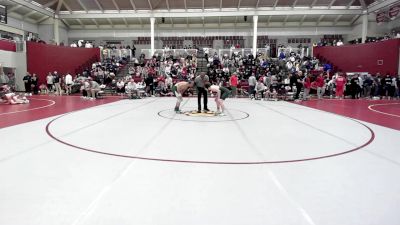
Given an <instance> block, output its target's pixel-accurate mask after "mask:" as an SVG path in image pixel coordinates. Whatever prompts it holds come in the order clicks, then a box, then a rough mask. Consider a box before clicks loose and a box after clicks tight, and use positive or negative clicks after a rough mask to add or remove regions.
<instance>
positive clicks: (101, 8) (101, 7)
mask: <svg viewBox="0 0 400 225" xmlns="http://www.w3.org/2000/svg"><path fill="white" fill-rule="evenodd" d="M94 2H95V3H96V5H97V7H99V9H100V10H101V11H102V12H104V9H103V6H101V5H100V3H99V1H97V0H94Z"/></svg>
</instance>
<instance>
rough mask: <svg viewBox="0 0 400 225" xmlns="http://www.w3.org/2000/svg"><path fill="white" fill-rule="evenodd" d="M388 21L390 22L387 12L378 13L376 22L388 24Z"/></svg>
mask: <svg viewBox="0 0 400 225" xmlns="http://www.w3.org/2000/svg"><path fill="white" fill-rule="evenodd" d="M387 20H388V16H387V11H384V12H378V13H377V14H376V22H377V23H382V22H386V21H387Z"/></svg>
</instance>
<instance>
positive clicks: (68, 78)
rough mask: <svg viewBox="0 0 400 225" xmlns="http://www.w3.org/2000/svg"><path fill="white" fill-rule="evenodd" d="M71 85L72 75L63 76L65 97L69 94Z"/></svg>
mask: <svg viewBox="0 0 400 225" xmlns="http://www.w3.org/2000/svg"><path fill="white" fill-rule="evenodd" d="M73 84H74V82H73V81H72V75H71V74H69V73H67V75H65V90H66V93H67V95H70V94H71V92H72V85H73Z"/></svg>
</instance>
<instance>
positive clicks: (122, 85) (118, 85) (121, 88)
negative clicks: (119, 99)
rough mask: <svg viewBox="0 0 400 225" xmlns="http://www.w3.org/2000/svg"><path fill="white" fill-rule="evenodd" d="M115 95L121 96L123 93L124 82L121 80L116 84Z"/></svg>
mask: <svg viewBox="0 0 400 225" xmlns="http://www.w3.org/2000/svg"><path fill="white" fill-rule="evenodd" d="M117 93H118V94H119V95H121V96H122V95H123V94H124V93H125V82H124V81H122V79H119V80H118V82H117Z"/></svg>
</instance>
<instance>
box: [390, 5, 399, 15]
mask: <svg viewBox="0 0 400 225" xmlns="http://www.w3.org/2000/svg"><path fill="white" fill-rule="evenodd" d="M399 12H400V4H397V5H394V6H392V7H390V9H389V17H390V18H395V17H396V16H397V15H398V14H399Z"/></svg>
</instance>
